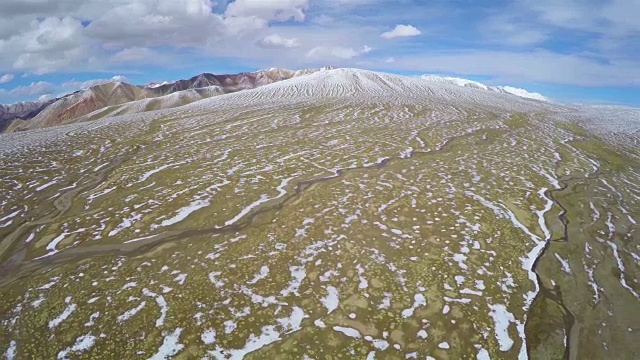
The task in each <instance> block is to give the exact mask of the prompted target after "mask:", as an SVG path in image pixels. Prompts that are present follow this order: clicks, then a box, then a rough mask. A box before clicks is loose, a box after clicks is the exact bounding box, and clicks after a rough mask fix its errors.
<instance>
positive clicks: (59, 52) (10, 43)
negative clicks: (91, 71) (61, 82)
mask: <svg viewBox="0 0 640 360" xmlns="http://www.w3.org/2000/svg"><path fill="white" fill-rule="evenodd" d="M82 29H83V27H82V24H81V23H80V21H78V20H76V19H73V18H71V17H64V18H54V17H48V18H45V19H43V20H33V21H32V22H31V23H30V28H29V29H28V30H27V31H25V32H23V33H20V34H16V35H14V36H11V37H10V38H8V39H5V40H1V39H0V53H2V54H3V58H4V59H6V60H8V61H12V63H11V66H12V67H13V68H15V69H20V70H33V71H35V72H36V73H46V72H50V71H53V70H55V69H58V68H60V67H64V66H67V65H69V64H71V63H74V62H76V61H78V60H80V59H83V58H85V56H86V45H85V44H86V39H85V38H84V37H83V35H82Z"/></svg>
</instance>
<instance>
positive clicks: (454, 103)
mask: <svg viewBox="0 0 640 360" xmlns="http://www.w3.org/2000/svg"><path fill="white" fill-rule="evenodd" d="M286 76H288V75H286ZM202 81H203V84H204V81H205V80H204V79H202ZM206 81H212V80H206ZM260 81H262V80H260ZM260 81H258V79H257V77H256V78H255V82H254V83H252V84H253V85H252V86H256V84H258V83H260V84H262V83H261V82H260ZM241 83H242V84H241ZM245 85H246V83H244V81H242V82H240V81H238V82H235V83H234V85H233V86H234V87H236V86H245ZM169 86H173V85H171V84H165V85H162V86H160V87H158V88H160V89H162V88H167V89H168V87H169ZM212 86H219V85H212ZM115 87H116V86H115V85H113V84H112V85H108V86H107V87H105V88H104V91H105V93H106V92H112V91H114V88H115ZM205 88H209V87H205ZM200 89H202V88H200ZM118 91H119V92H120V93H121V94H123V96H129V95H131V92H129V91H128V90H127V89H126V88H125V87H123V88H122V89H121V90H118ZM132 91H137V90H132ZM181 91H191V90H181ZM177 93H178V92H175V93H173V94H177ZM171 95H172V94H169V95H162V96H171ZM96 96H97V97H99V96H98V95H96ZM131 97H132V98H134V97H135V96H133V95H131ZM159 97H160V96H159ZM142 100H144V99H142ZM96 101H97V100H96ZM136 101H141V99H138V100H136ZM136 101H134V102H136ZM177 103H179V102H178V101H177V102H176V104H177ZM96 104H97V102H96ZM141 104H143V103H141ZM145 104H146V103H145ZM115 106H118V105H115ZM145 106H147V105H145ZM160 107H161V106H160ZM160 107H158V108H160ZM89 108H90V107H87V110H88V109H89ZM140 108H142V105H140ZM147 110H149V111H144V112H138V111H134V110H133V109H132V110H131V112H128V113H125V114H123V115H111V116H96V118H97V120H94V121H82V122H75V123H71V124H67V125H61V126H56V127H50V128H43V129H35V130H31V131H24V132H18V133H12V134H2V135H0V174H1V176H0V191H1V192H2V194H4V196H3V197H2V198H0V239H1V240H0V314H2V315H0V354H4V356H5V358H7V359H48V358H58V359H66V358H69V359H72V358H73V359H75V358H91V359H112V358H126V359H130V358H131V359H133V358H141V359H169V358H175V359H191V358H198V359H200V358H205V359H207V358H209V359H242V358H247V359H271V358H287V359H289V358H291V359H327V358H333V359H353V358H358V359H461V358H476V359H491V358H493V359H525V358H531V359H587V358H588V359H636V358H638V355H639V354H640V343H639V342H638V341H637V339H638V331H640V329H638V324H639V323H640V295H639V294H640V283H639V281H640V280H639V279H640V237H639V236H638V231H639V230H640V229H639V226H638V221H640V151H639V149H640V148H639V147H638V146H637V144H638V137H639V133H638V129H639V128H640V121H638V119H637V118H636V117H635V114H637V113H636V112H634V111H633V109H621V108H606V109H603V108H597V107H589V108H586V107H567V106H561V105H557V104H554V103H551V102H545V101H538V100H532V99H527V98H523V97H519V96H515V95H512V94H506V93H502V92H496V91H487V90H485V89H482V88H474V87H468V86H459V85H457V84H450V83H446V82H437V81H429V80H425V79H420V78H411V77H403V76H395V75H389V74H381V73H376V72H370V71H364V70H358V69H334V70H328V69H327V70H323V71H315V72H310V74H306V75H305V76H292V77H291V78H289V79H287V80H282V81H278V82H274V83H271V84H264V85H263V86H260V87H257V88H254V89H248V90H245V91H237V92H232V93H224V94H221V95H219V96H213V97H209V98H207V99H203V100H199V101H194V102H192V103H190V104H187V105H184V106H179V107H175V108H168V109H161V110H152V109H147ZM94 111H95V110H94ZM114 111H116V110H114ZM87 114H89V113H87ZM94 114H95V112H94ZM87 120H89V119H87ZM62 122H64V121H62ZM43 341H46V346H43Z"/></svg>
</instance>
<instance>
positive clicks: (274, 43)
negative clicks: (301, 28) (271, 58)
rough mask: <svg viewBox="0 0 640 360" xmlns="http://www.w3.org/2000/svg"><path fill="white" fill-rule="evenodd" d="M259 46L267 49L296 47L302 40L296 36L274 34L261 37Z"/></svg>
mask: <svg viewBox="0 0 640 360" xmlns="http://www.w3.org/2000/svg"><path fill="white" fill-rule="evenodd" d="M258 46H261V47H263V48H267V49H275V48H295V47H298V46H300V42H299V41H298V39H296V38H285V37H282V36H280V35H278V34H273V35H269V36H266V37H264V38H262V39H260V40H259V41H258Z"/></svg>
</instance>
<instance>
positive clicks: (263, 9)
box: [225, 0, 309, 21]
mask: <svg viewBox="0 0 640 360" xmlns="http://www.w3.org/2000/svg"><path fill="white" fill-rule="evenodd" d="M308 7H309V0H236V1H234V2H232V3H230V4H229V6H227V10H226V11H225V15H226V16H243V17H247V16H255V17H258V18H261V19H265V20H267V21H288V20H295V21H304V19H305V13H304V12H305V11H306V10H307V8H308Z"/></svg>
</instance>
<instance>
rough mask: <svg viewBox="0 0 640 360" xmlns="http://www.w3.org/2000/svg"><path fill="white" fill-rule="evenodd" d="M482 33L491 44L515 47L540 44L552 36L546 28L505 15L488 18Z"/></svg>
mask: <svg viewBox="0 0 640 360" xmlns="http://www.w3.org/2000/svg"><path fill="white" fill-rule="evenodd" d="M481 31H482V32H484V33H485V37H486V38H487V39H488V40H489V41H490V42H495V43H499V44H501V45H513V46H531V45H535V44H540V43H542V42H543V41H545V40H547V39H548V38H549V36H550V34H549V30H548V28H546V27H540V26H535V25H532V24H527V23H525V22H523V21H520V20H519V19H518V18H514V17H512V16H509V15H505V14H502V15H497V16H493V17H490V18H488V19H487V20H486V21H485V22H484V23H483V24H482V29H481Z"/></svg>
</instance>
